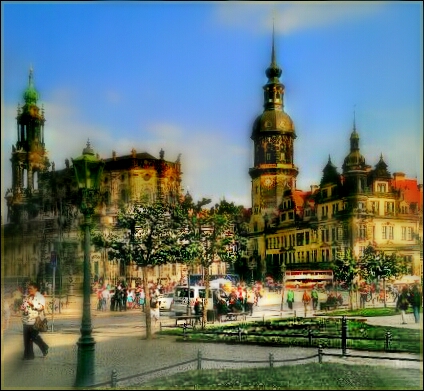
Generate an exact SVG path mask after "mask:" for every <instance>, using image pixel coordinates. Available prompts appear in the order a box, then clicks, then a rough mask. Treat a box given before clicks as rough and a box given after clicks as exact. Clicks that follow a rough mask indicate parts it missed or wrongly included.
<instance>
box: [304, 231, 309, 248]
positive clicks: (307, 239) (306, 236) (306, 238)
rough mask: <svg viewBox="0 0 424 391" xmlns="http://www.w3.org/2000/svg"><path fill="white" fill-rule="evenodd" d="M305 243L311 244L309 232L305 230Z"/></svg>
mask: <svg viewBox="0 0 424 391" xmlns="http://www.w3.org/2000/svg"><path fill="white" fill-rule="evenodd" d="M305 244H306V245H308V244H309V232H305Z"/></svg>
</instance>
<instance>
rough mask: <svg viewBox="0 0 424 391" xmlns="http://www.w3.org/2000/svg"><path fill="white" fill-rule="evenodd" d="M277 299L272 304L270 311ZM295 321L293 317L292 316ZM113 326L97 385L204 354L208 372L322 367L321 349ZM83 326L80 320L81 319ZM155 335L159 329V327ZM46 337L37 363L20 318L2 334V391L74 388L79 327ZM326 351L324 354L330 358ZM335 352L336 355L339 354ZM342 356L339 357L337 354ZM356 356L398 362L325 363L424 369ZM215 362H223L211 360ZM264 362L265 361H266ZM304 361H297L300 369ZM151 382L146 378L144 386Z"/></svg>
mask: <svg viewBox="0 0 424 391" xmlns="http://www.w3.org/2000/svg"><path fill="white" fill-rule="evenodd" d="M271 301H272V300H269V303H267V304H269V305H270V306H272V303H271ZM74 312H75V311H73V310H69V311H67V312H66V311H64V312H63V313H62V314H61V315H58V316H57V319H58V320H59V319H60V318H65V317H73V316H75V315H78V314H75V313H74ZM287 315H288V316H290V314H289V313H287ZM95 316H104V317H110V319H113V316H114V314H111V313H109V312H105V313H101V314H100V313H95ZM117 321H118V318H116V321H111V322H110V323H109V324H108V325H107V326H103V327H99V328H96V329H95V330H94V331H93V336H94V338H95V341H96V346H95V364H96V365H95V366H96V377H95V383H96V384H99V383H103V382H109V381H110V380H111V374H112V370H116V371H117V377H118V379H123V378H128V377H132V376H133V375H135V374H139V373H144V372H148V371H154V373H153V375H151V376H164V375H169V374H171V373H176V372H180V371H184V370H188V369H195V368H196V367H197V361H196V359H197V355H198V352H199V351H200V352H201V354H202V357H203V359H204V360H203V361H202V367H203V368H236V367H239V366H242V367H248V366H256V367H261V366H262V367H263V366H268V365H269V361H268V360H269V355H270V353H272V354H273V356H274V361H275V364H274V365H275V366H278V365H291V364H293V362H286V363H284V362H279V361H282V360H287V359H294V358H302V359H303V358H305V357H311V356H315V357H312V358H309V359H306V360H302V361H300V363H307V362H318V358H317V357H316V354H317V349H313V348H299V347H284V348H280V347H261V346H243V345H231V344H212V343H189V342H176V341H175V337H164V336H158V335H155V336H154V338H153V339H152V340H146V339H144V328H143V327H142V326H140V325H135V324H134V323H131V324H129V325H128V326H126V325H124V324H118V323H117ZM368 321H369V322H370V323H373V322H374V323H373V324H375V322H379V324H383V325H387V326H388V325H393V326H399V327H410V328H416V327H417V328H419V327H421V329H422V322H421V323H420V324H415V323H412V319H411V323H410V322H408V324H406V325H400V324H399V323H400V315H399V316H392V317H382V318H368ZM76 323H78V318H76ZM155 330H159V326H156V328H155ZM42 335H43V338H44V339H45V340H46V342H47V343H48V344H49V346H50V351H49V355H48V356H47V357H46V358H43V357H42V354H41V352H40V350H39V349H38V348H37V347H36V346H35V347H34V349H35V354H36V358H35V360H32V361H22V360H21V358H22V349H23V341H22V330H21V326H20V323H19V318H15V319H13V320H12V327H10V329H8V330H7V331H6V332H5V333H4V334H2V356H1V365H2V375H1V379H2V388H1V389H2V390H12V389H44V390H46V389H73V384H74V382H75V376H76V363H77V345H76V343H77V341H78V339H79V336H80V331H79V327H73V328H72V329H66V328H62V329H58V331H53V332H47V333H43V334H42ZM325 352H326V350H324V353H325ZM333 352H334V351H333ZM337 353H339V352H338V351H337ZM348 353H351V354H361V355H364V354H367V355H386V356H387V357H390V358H392V359H390V360H378V359H364V358H358V359H355V358H336V357H329V356H324V359H323V361H324V362H326V361H332V362H333V361H337V362H343V363H352V364H364V363H369V365H386V366H387V367H392V368H405V367H407V368H418V369H420V370H422V362H413V361H400V360H396V359H395V358H399V357H409V358H420V359H422V356H421V357H420V355H416V354H393V353H381V352H378V353H377V352H374V353H364V352H360V353H358V352H349V351H348ZM206 359H215V360H217V361H207V360H206ZM220 359H221V360H234V361H241V363H236V362H219V361H218V360H220ZM187 361H193V362H191V363H187V364H186V365H184V366H182V367H181V366H179V367H175V368H173V369H168V370H166V371H155V370H157V369H159V368H164V367H168V366H172V365H175V364H177V363H181V362H187ZM249 361H261V363H254V364H252V363H249ZM262 361H263V362H262ZM298 363H299V362H297V364H298ZM148 379H149V377H147V376H146V377H143V381H145V380H148ZM140 382H141V380H140V378H138V379H137V378H134V377H133V378H131V379H129V380H127V381H126V382H122V383H118V384H119V385H120V386H125V385H129V384H133V383H140Z"/></svg>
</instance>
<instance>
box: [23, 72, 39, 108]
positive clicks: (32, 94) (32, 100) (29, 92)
mask: <svg viewBox="0 0 424 391" xmlns="http://www.w3.org/2000/svg"><path fill="white" fill-rule="evenodd" d="M39 97H40V96H39V94H38V92H37V90H36V89H35V87H34V78H33V71H32V68H30V70H29V77H28V88H27V89H26V90H25V92H24V99H25V103H26V104H27V105H30V104H33V105H35V104H37V100H38V99H39Z"/></svg>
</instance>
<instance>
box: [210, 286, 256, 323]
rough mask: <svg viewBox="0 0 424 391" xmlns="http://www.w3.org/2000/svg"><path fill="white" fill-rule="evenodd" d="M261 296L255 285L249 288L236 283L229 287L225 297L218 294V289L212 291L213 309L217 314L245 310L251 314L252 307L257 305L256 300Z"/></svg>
mask: <svg viewBox="0 0 424 391" xmlns="http://www.w3.org/2000/svg"><path fill="white" fill-rule="evenodd" d="M261 297H262V294H261V290H260V288H259V287H257V286H256V285H255V286H253V287H252V288H250V287H247V286H245V285H242V284H238V285H237V286H236V287H233V288H232V289H231V292H230V293H229V294H228V297H226V298H223V297H221V296H220V294H219V290H216V291H214V296H213V300H214V309H215V310H216V312H217V315H218V316H220V315H225V314H227V313H229V312H247V313H248V314H249V315H250V316H252V315H253V307H254V306H257V305H258V300H259V298H261Z"/></svg>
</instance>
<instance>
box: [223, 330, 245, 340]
mask: <svg viewBox="0 0 424 391" xmlns="http://www.w3.org/2000/svg"><path fill="white" fill-rule="evenodd" d="M222 334H223V335H224V336H226V337H228V338H229V339H235V340H236V341H240V342H241V341H242V340H245V341H246V340H247V332H246V330H242V329H240V328H238V329H237V330H224V331H223V332H222Z"/></svg>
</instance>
